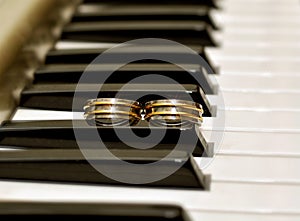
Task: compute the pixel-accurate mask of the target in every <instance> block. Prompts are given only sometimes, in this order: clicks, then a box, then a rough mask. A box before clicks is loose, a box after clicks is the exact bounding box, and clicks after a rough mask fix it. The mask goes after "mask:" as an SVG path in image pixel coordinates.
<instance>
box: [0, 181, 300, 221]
mask: <svg viewBox="0 0 300 221" xmlns="http://www.w3.org/2000/svg"><path fill="white" fill-rule="evenodd" d="M299 194H300V186H299V185H283V184H269V185H266V184H261V183H237V182H213V183H212V186H211V190H210V191H182V190H166V189H145V188H137V187H136V188H121V187H120V188H116V187H106V186H101V187H99V186H93V185H63V184H53V183H52V184H50V183H34V182H7V181H1V182H0V196H1V200H2V201H4V200H19V201H20V200H21V201H24V200H26V201H28V200H30V201H37V200H42V201H55V200H58V201H71V202H119V203H122V202H125V203H178V204H181V205H184V207H185V208H186V209H188V211H195V210H196V211H202V210H205V211H206V210H214V211H219V212H224V211H231V212H234V213H249V212H251V213H254V214H272V213H274V214H286V215H298V216H299V213H300V206H299V205H300V199H299V197H298V196H299Z"/></svg>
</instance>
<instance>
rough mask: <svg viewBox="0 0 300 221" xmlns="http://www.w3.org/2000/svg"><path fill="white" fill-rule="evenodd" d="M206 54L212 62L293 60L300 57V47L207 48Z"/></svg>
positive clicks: (250, 46) (245, 46) (232, 46)
mask: <svg viewBox="0 0 300 221" xmlns="http://www.w3.org/2000/svg"><path fill="white" fill-rule="evenodd" d="M206 53H207V54H208V56H209V57H211V58H213V60H214V61H215V60H217V61H219V60H226V59H228V57H229V58H230V59H239V58H243V59H246V58H256V59H259V58H265V59H281V58H283V59H293V58H295V57H296V58H298V57H300V47H295V46H294V47H293V46H292V47H286V46H283V47H278V46H272V47H271V46H270V47H263V46H262V47H259V46H256V45H243V46H242V45H239V46H234V45H229V46H228V45H223V46H222V49H221V50H220V49H216V48H208V49H206Z"/></svg>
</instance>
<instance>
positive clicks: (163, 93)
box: [20, 84, 215, 117]
mask: <svg viewBox="0 0 300 221" xmlns="http://www.w3.org/2000/svg"><path fill="white" fill-rule="evenodd" d="M123 86H124V85H123V84H103V85H99V84H85V85H81V86H80V90H77V96H76V102H75V103H74V105H73V98H74V93H75V90H76V87H77V84H34V85H32V86H31V87H30V88H28V89H26V90H24V91H23V92H22V95H21V101H20V106H21V107H27V108H37V109H48V110H61V111H72V107H73V111H79V112H81V111H83V106H84V105H85V103H86V101H87V100H88V99H94V98H96V97H93V96H94V95H95V93H98V97H99V98H114V97H115V96H116V94H118V97H117V98H121V99H128V100H135V99H136V98H139V99H138V101H139V102H140V103H142V104H144V103H146V102H148V101H152V100H157V99H179V100H191V99H192V100H193V101H194V102H197V103H199V104H201V105H202V107H203V110H204V113H203V116H204V117H210V116H214V115H215V110H214V107H211V106H210V104H209V102H208V100H207V99H206V96H205V94H204V92H203V91H202V89H201V88H200V87H199V86H197V85H190V84H184V85H181V87H180V88H179V87H178V85H172V84H127V86H126V88H125V89H123V90H122V91H120V90H121V88H122V87H123ZM100 87H101V90H100V92H99V89H100ZM141 94H145V95H147V96H142V97H140V95H141Z"/></svg>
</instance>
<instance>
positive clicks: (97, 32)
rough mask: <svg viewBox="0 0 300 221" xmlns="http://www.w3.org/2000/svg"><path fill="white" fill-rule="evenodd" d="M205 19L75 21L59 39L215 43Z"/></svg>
mask: <svg viewBox="0 0 300 221" xmlns="http://www.w3.org/2000/svg"><path fill="white" fill-rule="evenodd" d="M211 31H212V29H211V27H210V26H209V25H208V24H206V23H205V22H191V21H186V22H184V21H176V22H172V21H147V22H143V21H134V22H126V21H124V22H123V21H119V22H89V23H86V22H75V23H71V24H69V25H67V26H65V28H64V30H63V33H62V35H61V39H62V40H76V41H86V42H105V43H123V42H126V41H130V40H135V39H139V38H162V39H168V40H173V41H176V42H179V43H182V44H195V45H202V46H216V45H217V44H216V42H215V40H214V39H213V37H212V35H211Z"/></svg>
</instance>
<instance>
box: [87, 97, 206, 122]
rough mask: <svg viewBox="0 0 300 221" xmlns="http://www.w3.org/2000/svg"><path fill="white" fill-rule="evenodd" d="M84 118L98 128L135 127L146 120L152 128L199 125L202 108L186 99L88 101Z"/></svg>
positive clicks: (201, 120) (108, 99)
mask: <svg viewBox="0 0 300 221" xmlns="http://www.w3.org/2000/svg"><path fill="white" fill-rule="evenodd" d="M84 112H85V113H84V116H85V119H86V120H87V122H88V123H89V124H92V125H98V126H112V125H113V126H125V125H135V124H137V123H138V122H139V121H140V120H147V121H148V122H149V123H150V124H151V125H155V126H181V125H185V124H197V125H201V123H202V122H203V118H202V114H203V109H202V106H201V104H198V103H195V102H190V101H186V100H177V99H169V100H167V99H164V100H154V101H149V102H146V103H145V104H144V105H142V104H141V103H139V102H137V101H132V100H126V99H118V98H97V99H91V100H88V101H87V103H86V105H85V106H84Z"/></svg>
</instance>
